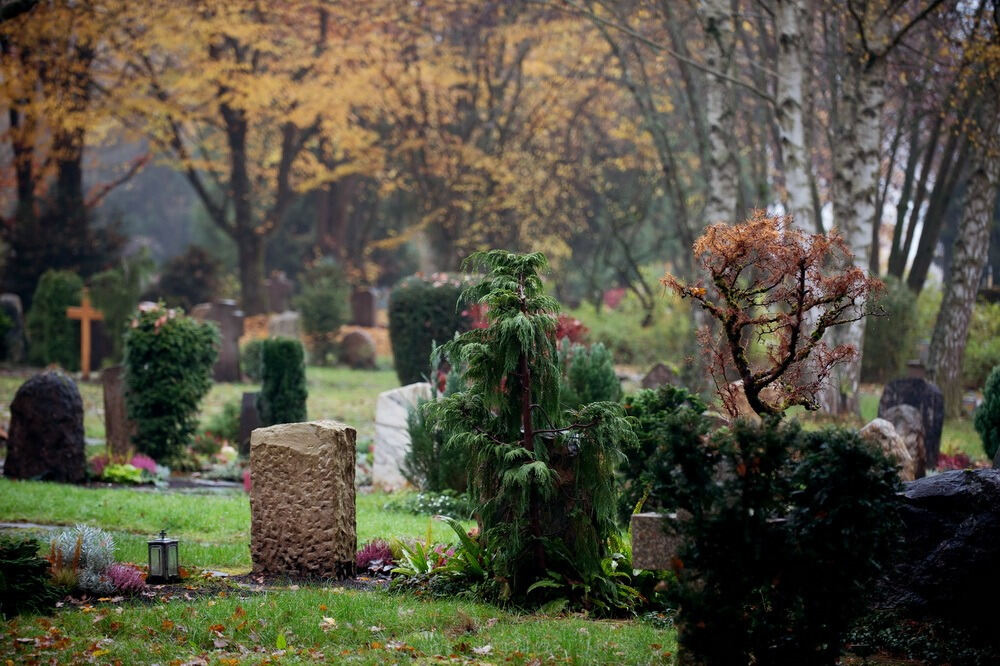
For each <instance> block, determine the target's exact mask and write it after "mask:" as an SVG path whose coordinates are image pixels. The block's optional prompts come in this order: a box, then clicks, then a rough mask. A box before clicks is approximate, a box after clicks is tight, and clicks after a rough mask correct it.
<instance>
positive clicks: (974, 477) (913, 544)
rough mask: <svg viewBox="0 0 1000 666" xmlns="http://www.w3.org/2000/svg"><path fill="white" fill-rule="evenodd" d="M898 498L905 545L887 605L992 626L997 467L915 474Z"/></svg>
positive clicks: (996, 584) (999, 519)
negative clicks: (932, 474)
mask: <svg viewBox="0 0 1000 666" xmlns="http://www.w3.org/2000/svg"><path fill="white" fill-rule="evenodd" d="M901 499H902V502H901V506H900V515H901V518H902V520H903V541H904V543H903V547H902V550H901V552H900V553H899V558H898V560H897V563H896V567H895V570H894V572H893V573H892V575H891V576H890V577H889V579H888V581H887V584H886V589H885V591H884V592H885V593H884V594H883V595H882V597H883V598H882V605H886V606H889V607H893V608H895V609H897V610H900V611H902V612H904V613H905V614H907V615H909V616H911V617H924V618H928V617H929V618H935V619H940V620H944V621H946V622H949V623H961V624H965V625H967V626H972V625H983V627H984V628H987V627H992V626H993V612H994V610H995V606H994V602H995V600H996V599H997V598H998V597H1000V577H998V576H997V575H996V573H997V569H998V567H1000V538H998V535H1000V470H995V469H978V470H960V471H951V472H944V473H942V474H937V475H935V476H929V477H925V478H923V479H918V480H917V481H913V482H912V483H908V484H906V489H905V491H904V492H903V494H902V498H901ZM984 623H985V624H984Z"/></svg>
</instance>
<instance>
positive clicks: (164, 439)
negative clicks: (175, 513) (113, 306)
mask: <svg viewBox="0 0 1000 666" xmlns="http://www.w3.org/2000/svg"><path fill="white" fill-rule="evenodd" d="M218 341H219V331H218V329H217V328H216V327H215V325H214V324H211V323H200V322H197V321H195V320H194V319H191V318H190V317H186V316H184V314H183V313H181V312H180V311H177V310H168V309H166V308H165V307H164V306H163V305H156V306H152V307H145V308H142V309H140V311H139V312H138V313H137V314H136V316H135V317H133V318H132V322H131V325H130V328H129V329H128V331H127V333H126V334H125V384H126V386H127V387H128V390H127V392H126V393H125V403H126V406H127V408H128V413H129V417H130V418H131V419H133V420H134V421H135V422H136V424H137V426H138V432H137V434H136V435H135V436H134V437H133V439H132V441H134V442H135V445H136V448H138V449H139V451H141V452H142V453H145V454H147V455H149V456H152V457H153V458H154V459H155V460H156V461H157V462H160V463H167V464H169V463H170V462H172V461H173V460H174V459H176V458H178V457H181V455H182V453H183V450H184V447H185V446H187V444H188V442H189V441H190V440H191V436H192V435H193V434H194V431H195V428H196V427H197V425H198V406H199V405H200V403H201V400H202V398H204V397H205V395H206V394H207V393H208V390H209V389H210V388H211V387H212V365H213V364H214V363H215V358H216V356H217V354H218Z"/></svg>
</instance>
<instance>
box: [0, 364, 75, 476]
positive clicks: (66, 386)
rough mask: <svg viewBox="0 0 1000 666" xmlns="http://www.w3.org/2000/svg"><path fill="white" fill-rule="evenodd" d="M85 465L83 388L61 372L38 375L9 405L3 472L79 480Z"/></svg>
mask: <svg viewBox="0 0 1000 666" xmlns="http://www.w3.org/2000/svg"><path fill="white" fill-rule="evenodd" d="M86 465H87V458H86V455H85V453H84V439H83V400H82V399H81V398H80V391H79V390H77V388H76V384H75V383H74V382H73V380H72V379H70V378H69V377H67V376H66V375H64V374H63V373H61V372H44V373H42V374H39V375H35V376H34V377H32V378H31V379H29V380H28V381H26V382H25V383H24V384H22V385H21V388H19V389H18V390H17V394H16V395H15V396H14V401H13V402H12V403H11V404H10V432H9V433H8V439H7V460H6V462H5V463H4V470H3V472H4V476H8V477H10V478H14V479H41V480H45V481H63V482H69V483H79V482H81V481H84V480H85V478H86Z"/></svg>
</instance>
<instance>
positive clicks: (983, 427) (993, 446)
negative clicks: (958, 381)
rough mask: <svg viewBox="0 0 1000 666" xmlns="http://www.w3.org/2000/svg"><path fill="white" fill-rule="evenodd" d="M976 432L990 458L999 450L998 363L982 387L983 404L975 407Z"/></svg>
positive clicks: (999, 405)
mask: <svg viewBox="0 0 1000 666" xmlns="http://www.w3.org/2000/svg"><path fill="white" fill-rule="evenodd" d="M975 425H976V432H978V433H979V437H980V439H982V440H983V450H984V451H986V455H987V456H988V457H989V459H990V460H993V459H994V458H995V457H996V455H997V450H1000V365H998V366H997V367H995V368H993V371H992V372H990V376H989V377H988V378H987V380H986V386H985V387H984V388H983V404H981V405H979V407H978V408H977V409H976V416H975Z"/></svg>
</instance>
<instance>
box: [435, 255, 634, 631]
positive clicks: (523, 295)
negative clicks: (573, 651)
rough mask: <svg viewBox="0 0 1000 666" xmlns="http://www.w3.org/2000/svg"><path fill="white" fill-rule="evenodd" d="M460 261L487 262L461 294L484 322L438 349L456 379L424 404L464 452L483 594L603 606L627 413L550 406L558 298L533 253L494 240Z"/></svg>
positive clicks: (554, 401)
mask: <svg viewBox="0 0 1000 666" xmlns="http://www.w3.org/2000/svg"><path fill="white" fill-rule="evenodd" d="M466 266H467V267H468V268H472V269H484V270H485V272H486V276H485V277H484V278H483V279H482V281H481V282H479V283H478V284H476V285H473V286H471V287H469V288H468V289H467V290H466V291H465V293H464V294H463V299H464V300H465V301H466V302H468V303H478V304H480V305H482V306H485V307H486V309H487V312H486V317H487V320H488V322H489V325H488V326H487V327H486V328H478V329H473V330H470V331H468V332H466V333H463V334H462V335H460V336H458V337H457V338H455V339H454V340H452V341H451V342H449V343H447V344H445V345H444V346H443V347H442V355H443V356H445V357H447V358H453V359H458V362H460V363H461V364H462V365H463V366H464V367H465V368H466V370H465V382H466V386H465V388H464V390H462V391H458V392H456V393H455V394H453V395H451V396H448V397H445V398H442V399H441V400H438V401H435V402H434V403H432V405H431V407H430V413H431V414H433V415H435V417H436V418H439V419H440V422H441V424H442V427H444V428H445V429H446V430H447V431H448V432H449V433H450V437H449V441H448V446H449V447H454V448H456V449H457V450H459V451H463V452H465V453H466V454H467V455H468V456H469V460H470V463H469V475H470V477H469V482H470V488H471V490H472V492H473V495H474V497H475V500H476V515H477V519H478V521H479V525H480V537H479V542H478V543H477V546H479V547H481V548H482V549H483V550H484V551H485V552H486V553H487V554H488V558H487V561H488V567H489V574H490V581H491V585H492V594H494V595H495V596H498V597H499V598H501V599H516V600H518V601H519V602H521V603H526V604H537V605H542V604H544V603H547V602H552V601H558V600H560V599H561V600H563V601H564V602H568V603H569V604H571V605H572V606H574V607H579V608H589V609H593V610H595V611H605V610H609V607H610V606H612V605H614V603H615V600H616V599H617V598H618V596H619V588H618V580H617V579H616V578H615V577H614V576H609V575H607V572H606V569H605V567H604V561H605V560H606V558H607V557H608V556H609V555H610V553H609V550H608V549H609V539H610V538H611V537H612V535H613V534H615V532H616V530H617V521H616V515H615V514H616V506H617V490H616V485H615V470H616V469H617V467H618V465H619V463H620V461H621V459H622V453H621V449H622V447H623V446H625V445H628V444H631V443H632V442H634V435H633V433H632V428H631V423H630V422H629V420H628V419H627V418H626V417H625V415H624V413H623V412H622V408H621V406H620V405H618V404H616V403H610V402H597V403H590V404H587V405H582V406H581V407H580V408H579V409H576V410H562V409H560V404H559V383H560V382H559V378H560V371H559V367H558V354H557V351H556V343H555V335H554V333H555V327H556V317H555V315H554V313H555V312H556V310H557V309H558V304H557V303H556V301H555V300H554V299H552V298H551V297H549V296H547V295H546V294H545V293H544V289H543V287H542V281H541V276H540V272H541V271H543V270H544V269H545V268H546V267H547V263H546V260H545V257H544V256H543V255H541V254H539V253H533V254H525V255H519V254H513V253H510V252H506V251H502V250H493V251H490V252H483V253H476V254H474V255H473V256H472V257H470V259H469V261H468V262H467V264H466ZM553 579H555V580H557V581H558V582H555V583H553ZM573 581H583V582H584V584H581V585H575V584H574V583H573Z"/></svg>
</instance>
